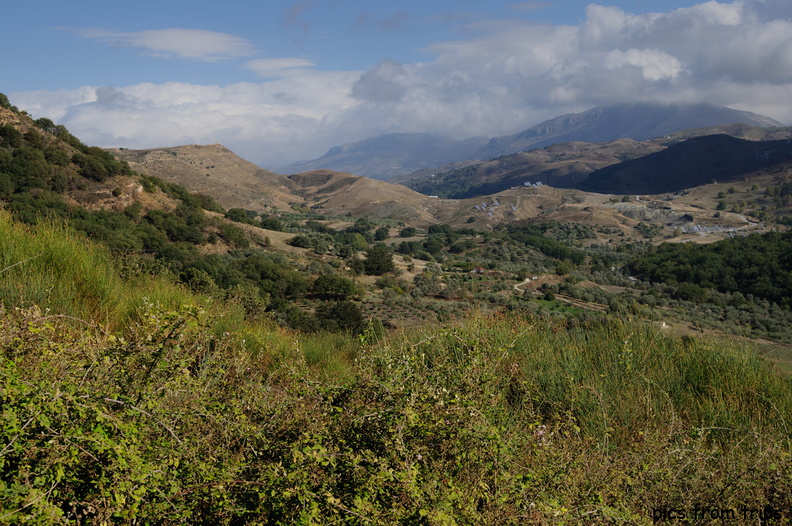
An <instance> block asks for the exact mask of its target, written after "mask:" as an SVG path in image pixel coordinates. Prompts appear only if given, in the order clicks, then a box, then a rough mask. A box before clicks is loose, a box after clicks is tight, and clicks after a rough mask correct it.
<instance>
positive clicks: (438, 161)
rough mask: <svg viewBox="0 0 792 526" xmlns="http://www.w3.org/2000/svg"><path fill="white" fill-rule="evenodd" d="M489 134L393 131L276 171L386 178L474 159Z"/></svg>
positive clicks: (335, 147)
mask: <svg viewBox="0 0 792 526" xmlns="http://www.w3.org/2000/svg"><path fill="white" fill-rule="evenodd" d="M488 141H489V139H488V138H487V137H473V138H470V139H465V140H457V139H454V138H452V137H448V136H443V135H433V134H430V133H391V134H388V135H379V136H376V137H371V138H369V139H365V140H363V141H359V142H354V143H350V144H345V145H343V146H334V147H333V148H330V150H328V152H327V153H326V154H324V155H323V156H322V157H320V158H318V159H314V160H312V161H298V162H296V163H292V164H290V165H288V166H284V167H279V168H276V169H275V170H276V171H278V172H281V173H299V172H307V171H310V170H319V169H327V170H334V171H339V172H347V173H352V174H355V175H362V176H365V177H369V178H371V179H378V180H380V181H385V180H388V179H391V178H393V177H396V176H399V175H403V174H406V173H411V172H414V171H416V170H420V169H422V168H431V167H434V166H440V165H443V164H447V163H452V162H455V161H459V160H461V159H469V158H471V157H470V156H471V154H473V152H476V151H477V150H480V149H481V148H483V147H485V146H486V144H487V143H488Z"/></svg>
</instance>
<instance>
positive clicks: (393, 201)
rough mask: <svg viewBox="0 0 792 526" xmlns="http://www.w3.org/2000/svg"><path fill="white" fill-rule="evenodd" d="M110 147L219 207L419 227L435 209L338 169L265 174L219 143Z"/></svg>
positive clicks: (408, 193)
mask: <svg viewBox="0 0 792 526" xmlns="http://www.w3.org/2000/svg"><path fill="white" fill-rule="evenodd" d="M110 151H111V152H112V153H113V154H114V155H116V156H117V157H118V158H119V159H122V160H125V161H127V162H128V163H129V165H130V166H131V167H132V168H133V169H135V170H137V171H139V172H141V173H145V174H148V175H154V176H157V177H159V178H161V179H163V180H165V181H168V182H173V183H178V184H181V185H183V186H184V187H185V188H187V190H189V191H190V192H195V193H202V194H207V195H211V196H212V197H214V198H215V200H216V201H217V202H218V203H220V205H222V206H223V207H225V208H244V209H246V210H254V211H257V212H264V211H271V210H272V208H278V209H281V210H288V209H290V208H301V207H308V208H311V209H313V210H314V211H316V212H318V213H323V214H327V215H337V216H350V217H362V216H369V217H390V218H393V219H396V220H401V221H404V222H405V223H408V224H411V225H415V226H419V227H425V226H428V225H430V224H432V223H434V222H435V219H434V217H435V215H436V212H437V209H438V208H439V206H438V203H437V200H436V199H432V198H431V197H429V196H426V195H422V194H420V193H418V192H415V191H413V190H410V189H409V188H407V187H405V186H401V185H396V184H390V183H386V182H382V181H376V180H373V179H368V178H366V177H361V176H357V175H352V174H348V173H344V172H334V171H331V170H315V171H311V172H304V173H299V174H294V175H290V176H285V175H281V174H276V173H273V172H269V171H267V170H264V169H262V168H260V167H258V166H256V165H254V164H252V163H250V162H248V161H245V160H244V159H241V158H240V157H238V156H237V155H236V154H234V153H233V152H232V151H231V150H229V149H227V148H225V147H223V146H221V145H219V144H214V145H208V146H198V145H190V146H178V147H173V148H154V149H148V150H118V149H115V150H110Z"/></svg>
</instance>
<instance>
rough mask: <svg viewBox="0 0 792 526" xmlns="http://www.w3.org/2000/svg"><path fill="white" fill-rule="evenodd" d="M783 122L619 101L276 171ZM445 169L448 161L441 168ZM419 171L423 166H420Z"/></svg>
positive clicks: (383, 142) (389, 142) (421, 161)
mask: <svg viewBox="0 0 792 526" xmlns="http://www.w3.org/2000/svg"><path fill="white" fill-rule="evenodd" d="M731 123H743V124H747V125H751V126H760V127H772V126H782V124H781V123H780V122H778V121H776V120H773V119H771V118H769V117H765V116H762V115H757V114H755V113H750V112H746V111H739V110H733V109H730V108H725V107H720V106H714V105H712V104H676V105H663V104H649V103H635V104H618V105H612V106H599V107H596V108H593V109H590V110H588V111H585V112H582V113H575V114H569V115H562V116H560V117H556V118H554V119H550V120H548V121H545V122H543V123H541V124H537V125H536V126H533V127H532V128H529V129H527V130H524V131H522V132H520V133H517V134H514V135H507V136H503V137H495V138H492V139H487V138H484V137H473V138H470V139H465V140H456V139H453V138H451V137H447V136H442V135H433V134H427V133H392V134H387V135H379V136H376V137H371V138H369V139H365V140H362V141H358V142H354V143H349V144H345V145H343V146H334V147H333V148H330V150H328V152H327V153H326V154H325V155H323V156H322V157H320V158H318V159H313V160H309V161H298V162H296V163H293V164H290V165H288V166H284V167H279V168H277V171H280V172H283V173H296V172H303V171H310V170H316V169H328V170H335V171H342V172H349V173H353V174H356V175H363V176H366V177H370V178H372V179H379V180H392V179H394V178H401V179H402V180H403V179H404V178H405V176H408V175H409V174H413V173H416V172H419V175H425V174H426V172H428V173H435V172H437V171H441V170H439V169H438V168H437V167H440V166H443V165H447V164H453V163H458V162H461V161H471V160H483V161H486V160H490V159H496V158H498V157H502V156H504V155H511V154H514V153H517V152H522V151H526V150H532V149H538V148H544V147H547V146H550V145H552V144H556V143H564V142H589V143H594V142H606V141H614V140H617V139H633V140H635V141H645V140H648V139H653V138H655V137H661V136H665V135H669V134H672V133H674V132H677V131H680V130H685V129H691V128H705V127H710V126H715V125H720V124H731ZM445 169H446V170H447V169H449V167H446V168H445ZM422 171H423V172H422Z"/></svg>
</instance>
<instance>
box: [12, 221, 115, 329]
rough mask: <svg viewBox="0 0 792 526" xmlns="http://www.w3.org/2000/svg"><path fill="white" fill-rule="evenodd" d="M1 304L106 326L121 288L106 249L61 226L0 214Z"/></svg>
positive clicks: (113, 312)
mask: <svg viewBox="0 0 792 526" xmlns="http://www.w3.org/2000/svg"><path fill="white" fill-rule="evenodd" d="M0 270H2V273H0V299H1V300H2V301H3V303H4V304H6V305H7V306H8V305H17V306H25V305H37V306H39V307H40V308H41V309H42V310H47V309H49V310H50V311H52V312H54V313H56V314H60V315H67V316H73V317H76V318H82V319H86V320H91V321H93V322H96V323H99V324H100V325H107V324H108V323H110V322H111V321H112V320H115V319H117V318H118V316H119V314H120V312H121V307H122V306H121V296H122V294H121V293H122V285H121V282H120V280H119V279H118V277H117V275H116V273H115V271H114V269H113V266H112V264H111V257H110V254H109V252H108V251H107V250H105V249H103V248H101V247H99V246H96V245H94V244H92V243H89V242H86V241H85V240H84V239H81V238H80V237H79V236H77V235H76V234H75V233H73V232H72V231H70V230H69V229H67V228H66V227H64V226H63V225H60V224H57V223H43V224H41V225H39V226H37V227H30V226H27V225H23V224H20V223H17V222H15V221H14V220H13V219H12V218H11V216H10V214H8V213H7V212H3V211H0Z"/></svg>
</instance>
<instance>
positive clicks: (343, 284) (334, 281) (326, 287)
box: [313, 274, 357, 300]
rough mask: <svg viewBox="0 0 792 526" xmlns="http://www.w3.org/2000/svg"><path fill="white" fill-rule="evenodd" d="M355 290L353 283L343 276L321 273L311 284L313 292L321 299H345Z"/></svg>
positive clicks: (353, 293) (352, 294)
mask: <svg viewBox="0 0 792 526" xmlns="http://www.w3.org/2000/svg"><path fill="white" fill-rule="evenodd" d="M356 292H357V287H356V286H355V283H354V282H353V281H352V280H349V279H347V278H345V277H343V276H335V275H332V274H322V275H321V276H319V277H318V278H316V281H314V284H313V293H314V294H316V295H317V296H319V297H320V298H323V299H337V300H340V299H347V298H349V297H350V296H354V295H355V293H356Z"/></svg>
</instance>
